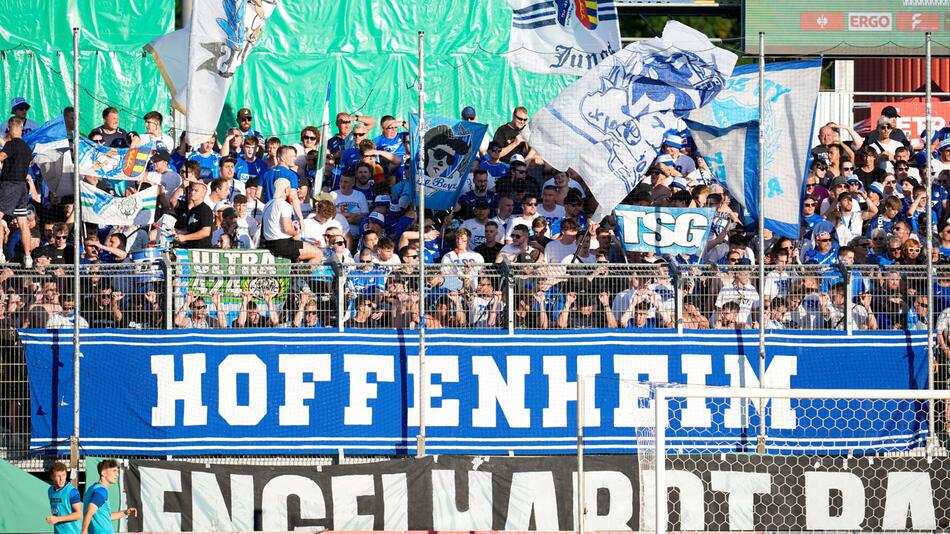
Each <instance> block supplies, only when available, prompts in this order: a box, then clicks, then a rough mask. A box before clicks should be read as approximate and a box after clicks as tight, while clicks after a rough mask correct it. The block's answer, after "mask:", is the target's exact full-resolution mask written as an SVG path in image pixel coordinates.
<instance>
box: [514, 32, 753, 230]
mask: <svg viewBox="0 0 950 534" xmlns="http://www.w3.org/2000/svg"><path fill="white" fill-rule="evenodd" d="M736 59H737V58H736V55H735V54H733V53H732V52H729V51H728V50H724V49H722V48H717V47H716V46H714V45H713V44H712V43H711V42H710V41H709V39H707V38H706V36H705V35H703V34H702V33H700V32H698V31H696V30H694V29H692V28H690V27H688V26H685V25H683V24H680V23H679V22H675V21H674V22H669V23H667V25H666V27H665V28H664V30H663V36H662V37H661V38H658V39H648V40H645V41H639V42H637V43H634V44H632V45H630V46H627V47H626V48H624V49H623V50H621V51H620V52H617V53H616V54H614V55H612V56H610V57H609V58H607V59H605V60H604V61H602V62H601V63H600V64H598V65H597V66H596V67H595V68H594V69H593V70H591V71H590V72H589V73H587V74H586V75H584V76H583V77H581V78H580V79H578V80H577V81H575V82H574V83H572V84H571V85H570V86H568V87H567V88H566V89H565V90H564V91H562V92H561V94H560V95H558V96H557V98H555V99H554V100H553V101H551V102H550V103H548V105H546V106H545V107H544V108H543V109H541V110H540V111H539V112H538V113H536V114H535V115H534V116H533V117H532V118H531V123H530V125H529V126H530V128H529V134H528V141H529V143H530V144H531V146H532V147H533V148H534V149H535V150H537V151H538V152H539V153H540V154H541V156H542V157H543V158H544V159H545V161H547V162H548V163H550V164H551V166H553V167H555V168H557V169H560V170H566V169H567V168H568V167H573V168H574V170H576V171H577V172H578V173H580V175H581V176H582V177H583V178H584V180H585V181H586V182H587V185H588V187H590V189H591V192H592V193H593V194H594V197H595V198H596V199H597V202H598V203H599V207H598V209H597V213H595V217H596V218H600V217H603V216H605V215H607V214H609V213H610V212H611V210H613V209H614V206H616V205H617V204H619V203H620V201H621V200H623V198H624V197H625V196H627V193H629V192H630V191H632V190H633V188H634V187H636V185H637V184H638V183H639V182H640V180H641V179H642V177H643V174H644V173H645V172H646V170H647V169H648V167H649V165H650V163H651V162H652V161H653V160H654V158H656V154H657V152H658V151H659V149H660V145H661V142H662V138H663V133H664V132H666V131H667V130H669V129H671V128H675V127H676V122H677V120H678V119H679V117H682V116H684V115H686V114H687V113H688V112H689V111H691V110H693V109H695V108H698V107H701V106H703V105H705V104H707V103H708V102H709V101H711V100H712V99H713V98H714V97H715V96H716V95H717V94H718V93H719V91H720V90H721V89H722V87H723V85H724V84H725V80H726V79H727V78H728V77H729V75H730V74H732V68H733V67H734V66H735V63H736Z"/></svg>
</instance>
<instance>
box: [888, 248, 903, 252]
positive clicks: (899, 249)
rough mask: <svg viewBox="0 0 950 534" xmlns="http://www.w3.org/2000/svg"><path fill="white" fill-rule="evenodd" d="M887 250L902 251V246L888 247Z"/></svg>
mask: <svg viewBox="0 0 950 534" xmlns="http://www.w3.org/2000/svg"><path fill="white" fill-rule="evenodd" d="M887 250H890V251H891V252H900V251H901V248H900V247H897V248H892V247H887Z"/></svg>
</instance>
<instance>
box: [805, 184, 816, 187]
mask: <svg viewBox="0 0 950 534" xmlns="http://www.w3.org/2000/svg"><path fill="white" fill-rule="evenodd" d="M816 185H818V184H805V187H815V186H816Z"/></svg>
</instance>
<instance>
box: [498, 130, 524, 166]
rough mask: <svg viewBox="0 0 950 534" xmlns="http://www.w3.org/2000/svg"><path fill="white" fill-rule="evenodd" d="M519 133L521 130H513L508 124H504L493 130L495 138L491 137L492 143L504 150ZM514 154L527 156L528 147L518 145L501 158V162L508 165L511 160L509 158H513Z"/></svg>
mask: <svg viewBox="0 0 950 534" xmlns="http://www.w3.org/2000/svg"><path fill="white" fill-rule="evenodd" d="M520 133H521V130H518V129H516V128H514V127H513V126H512V125H511V123H510V122H506V123H505V124H502V125H501V126H499V127H498V129H497V130H495V136H494V137H492V141H494V142H495V143H496V144H497V145H498V146H500V147H502V148H505V147H506V146H508V145H510V144H511V142H512V141H514V140H515V137H518V134H520ZM515 154H521V155H522V156H527V155H528V145H527V144H525V143H521V144H519V145H518V146H516V147H515V149H514V150H512V151H511V152H509V153H507V154H505V157H503V158H501V160H502V161H504V162H505V163H508V161H509V160H510V159H511V156H514V155H515Z"/></svg>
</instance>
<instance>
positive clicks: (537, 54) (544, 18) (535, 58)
mask: <svg viewBox="0 0 950 534" xmlns="http://www.w3.org/2000/svg"><path fill="white" fill-rule="evenodd" d="M508 3H509V4H510V5H511V38H510V40H509V43H508V50H509V53H508V64H509V65H511V66H514V67H521V68H522V69H525V70H527V71H531V72H537V73H540V74H576V75H583V74H586V73H587V72H588V71H589V70H591V69H592V68H594V66H596V65H597V64H598V63H600V62H601V61H603V60H604V59H606V58H607V57H609V56H610V55H612V54H614V53H615V52H616V51H617V50H620V25H619V23H618V20H617V6H615V5H614V0H508Z"/></svg>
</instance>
